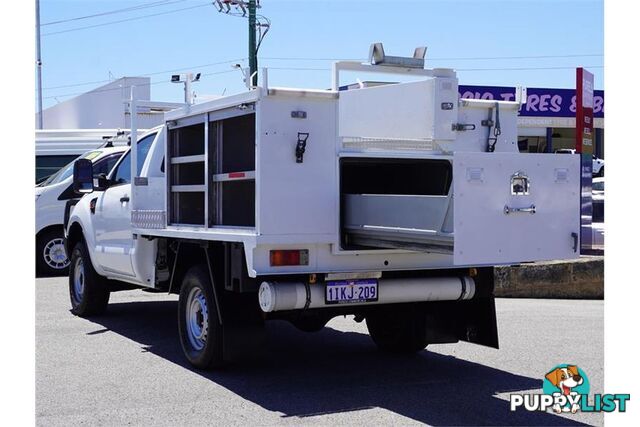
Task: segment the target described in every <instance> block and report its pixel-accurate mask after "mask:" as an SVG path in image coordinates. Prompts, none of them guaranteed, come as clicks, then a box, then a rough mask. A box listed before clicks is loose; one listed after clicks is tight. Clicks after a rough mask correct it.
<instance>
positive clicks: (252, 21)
mask: <svg viewBox="0 0 640 427" xmlns="http://www.w3.org/2000/svg"><path fill="white" fill-rule="evenodd" d="M257 71H258V49H257V48H256V0H249V76H250V78H251V86H257V85H258V73H257Z"/></svg>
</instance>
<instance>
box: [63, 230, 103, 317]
mask: <svg viewBox="0 0 640 427" xmlns="http://www.w3.org/2000/svg"><path fill="white" fill-rule="evenodd" d="M70 265H71V267H70V271H69V297H70V299H71V312H72V313H73V314H75V315H76V316H81V317H88V316H92V315H96V314H101V313H103V312H104V311H105V310H106V309H107V304H108V303H109V289H108V287H107V284H106V279H105V278H104V277H102V276H100V275H99V274H98V273H96V271H95V270H94V269H93V265H92V264H91V259H90V258H89V252H88V251H87V247H86V245H85V243H84V242H82V241H81V242H78V244H77V245H76V246H75V248H74V249H73V251H72V252H71V261H70Z"/></svg>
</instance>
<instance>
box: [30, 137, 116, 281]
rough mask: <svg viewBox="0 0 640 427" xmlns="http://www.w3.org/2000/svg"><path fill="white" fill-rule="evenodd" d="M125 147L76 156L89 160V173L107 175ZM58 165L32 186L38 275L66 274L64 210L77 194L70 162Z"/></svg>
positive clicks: (67, 263)
mask: <svg viewBox="0 0 640 427" xmlns="http://www.w3.org/2000/svg"><path fill="white" fill-rule="evenodd" d="M126 148H127V147H126V146H119V147H103V148H98V149H94V150H91V151H88V152H86V153H84V154H83V155H82V156H80V158H81V159H87V160H90V161H92V162H93V173H94V174H95V175H96V176H98V175H100V174H105V175H106V174H107V173H109V171H110V170H111V168H112V167H113V166H114V165H115V164H116V162H117V161H118V159H119V158H120V156H121V155H122V153H123V152H124V151H125V150H126ZM74 162H75V160H74V161H72V162H70V163H69V164H67V165H66V166H64V167H62V168H61V169H60V170H58V171H57V172H56V173H54V174H53V175H51V176H49V177H48V178H47V179H46V180H44V181H42V182H41V183H40V184H38V185H36V189H35V192H36V270H37V273H38V274H44V275H53V274H60V273H66V271H67V267H68V266H69V259H68V258H67V254H66V252H65V249H64V244H63V239H64V229H63V219H64V209H65V205H66V203H67V201H68V200H72V199H74V198H76V197H78V195H76V194H75V193H74V191H73V163H74Z"/></svg>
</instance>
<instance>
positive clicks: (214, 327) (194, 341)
mask: <svg viewBox="0 0 640 427" xmlns="http://www.w3.org/2000/svg"><path fill="white" fill-rule="evenodd" d="M178 331H179V333H180V343H181V345H182V350H183V351H184V355H185V356H186V358H187V360H188V361H189V363H191V364H192V365H193V366H195V367H196V368H199V369H210V368H214V367H219V366H221V365H222V362H223V359H222V354H223V353H222V325H220V322H219V321H218V311H217V309H216V304H215V299H214V296H213V285H212V284H211V281H210V279H209V273H208V269H207V267H206V266H204V265H198V266H195V267H191V269H189V271H188V272H187V274H186V275H185V276H184V279H183V280H182V287H181V288H180V298H179V301H178Z"/></svg>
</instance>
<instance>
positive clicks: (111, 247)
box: [94, 133, 157, 278]
mask: <svg viewBox="0 0 640 427" xmlns="http://www.w3.org/2000/svg"><path fill="white" fill-rule="evenodd" d="M156 135H157V134H155V133H154V134H151V135H148V136H146V137H144V138H142V139H141V140H140V141H139V142H138V161H137V163H138V165H137V172H138V173H137V175H139V174H140V171H141V170H142V165H143V164H144V162H145V159H146V158H147V154H148V153H149V149H150V147H151V144H152V143H153V141H154V139H155V137H156ZM131 181H132V178H131V151H128V152H127V153H126V154H125V155H124V156H123V157H122V159H121V160H120V162H119V163H118V164H117V165H116V167H115V169H114V170H113V172H112V173H111V177H110V186H109V188H107V189H106V190H105V191H104V192H102V194H100V195H99V196H98V197H97V200H96V204H95V219H94V224H95V233H96V236H95V242H96V248H95V254H96V256H97V257H98V258H99V263H100V265H101V266H102V268H103V269H104V270H105V271H106V272H107V273H111V274H114V275H118V276H125V277H129V278H134V277H135V272H134V269H133V263H132V261H133V260H132V257H133V255H134V241H133V233H132V227H131Z"/></svg>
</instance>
